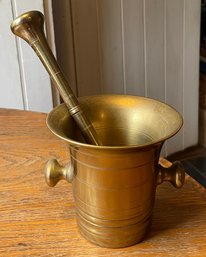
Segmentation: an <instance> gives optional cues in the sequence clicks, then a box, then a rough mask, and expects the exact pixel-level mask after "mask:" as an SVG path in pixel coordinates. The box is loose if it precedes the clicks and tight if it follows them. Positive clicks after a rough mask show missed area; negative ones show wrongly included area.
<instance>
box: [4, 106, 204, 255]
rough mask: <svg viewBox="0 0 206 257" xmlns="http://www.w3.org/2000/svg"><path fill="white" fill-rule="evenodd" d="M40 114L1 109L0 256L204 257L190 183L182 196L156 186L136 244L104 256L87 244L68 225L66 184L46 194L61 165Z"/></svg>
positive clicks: (200, 214)
mask: <svg viewBox="0 0 206 257" xmlns="http://www.w3.org/2000/svg"><path fill="white" fill-rule="evenodd" d="M45 117H46V115H45V114H42V113H32V112H26V111H16V110H5V109H0V175H1V178H0V179H1V182H0V256H1V257H4V256H6V257H13V256H18V257H25V256H41V257H47V256H55V257H63V256H67V257H68V256H69V257H70V256H72V257H75V256H78V257H87V256H88V257H95V256H100V257H101V256H109V257H110V256H112V257H114V256H116V257H117V256H118V257H120V256H121V257H126V256H132V257H134V256H141V257H146V256H155V257H157V256H160V257H162V256H164V257H165V256H175V257H179V256H181V257H182V256H192V257H194V256H201V257H202V256H206V192H205V190H204V189H203V188H201V187H200V186H199V185H198V184H196V183H195V182H194V181H193V180H192V179H191V178H190V177H187V180H186V183H185V186H184V187H183V188H182V189H179V190H177V189H175V188H173V187H172V186H171V185H170V184H167V183H165V184H163V185H160V186H158V188H157V195H156V203H155V209H154V217H153V226H152V230H151V232H150V234H149V235H148V237H147V238H146V239H145V240H144V241H143V242H142V243H140V244H137V245H135V246H132V247H128V248H122V249H106V248H101V247H98V246H95V245H93V244H91V243H89V242H87V241H86V240H85V239H84V238H83V237H82V236H81V235H80V234H79V233H78V229H77V226H76V221H75V210H74V202H73V198H72V192H71V184H68V183H66V182H65V181H61V182H60V183H59V184H58V185H57V186H56V187H55V188H49V187H48V186H47V185H46V183H45V181H44V174H43V169H44V166H45V163H46V162H47V161H48V160H49V159H51V158H57V159H58V160H59V161H60V162H61V163H62V164H65V163H66V162H67V159H68V152H67V148H66V146H65V144H64V142H63V141H61V140H59V139H58V138H56V137H55V136H54V135H52V134H51V133H50V132H49V130H48V129H47V128H46V124H45Z"/></svg>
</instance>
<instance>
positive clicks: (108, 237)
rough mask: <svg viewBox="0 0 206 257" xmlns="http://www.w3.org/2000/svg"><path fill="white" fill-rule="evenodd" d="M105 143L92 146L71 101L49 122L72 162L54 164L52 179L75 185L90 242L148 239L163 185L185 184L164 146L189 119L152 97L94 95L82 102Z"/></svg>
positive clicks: (51, 163)
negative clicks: (158, 190)
mask: <svg viewBox="0 0 206 257" xmlns="http://www.w3.org/2000/svg"><path fill="white" fill-rule="evenodd" d="M79 101H80V103H81V106H82V108H83V110H84V112H85V113H86V114H87V115H88V117H89V119H90V121H91V122H92V124H93V126H94V128H95V130H96V132H97V134H98V137H99V138H100V140H101V141H102V143H103V145H102V146H96V145H89V144H86V143H85V141H84V139H83V137H82V135H81V132H80V130H79V128H78V127H77V125H76V124H75V122H74V121H73V119H72V117H71V115H70V114H69V112H68V110H67V108H66V106H65V105H64V104H62V105H60V106H58V107H56V108H55V109H54V110H53V111H51V112H50V114H49V115H48V118H47V125H48V127H49V129H50V130H51V131H52V132H53V133H54V134H55V135H56V136H58V137H59V138H61V139H62V140H64V141H65V142H66V143H67V144H68V149H69V152H70V161H69V164H68V165H67V166H65V167H62V166H61V165H60V164H59V163H58V162H57V160H50V161H49V162H48V164H47V166H46V169H45V177H46V181H47V183H48V184H49V185H50V186H55V185H56V183H57V182H58V181H59V180H60V179H66V180H67V181H69V182H71V183H72V188H73V196H74V200H75V208H76V216H77V224H78V227H79V231H80V232H81V234H82V235H83V236H84V237H85V238H87V239H88V240H89V241H91V242H93V243H95V244H98V245H100V246H104V247H110V248H118V247H126V246H130V245H133V244H136V243H138V242H140V241H141V240H143V238H144V237H145V235H146V234H147V233H148V231H149V229H150V225H151V217H152V211H153V205H154V199H155V190H156V186H157V185H158V184H160V183H162V182H163V181H169V182H171V183H172V184H173V185H174V186H175V187H177V188H179V187H181V186H182V185H183V183H184V171H183V169H182V166H181V165H180V163H178V162H175V163H173V164H172V163H170V162H168V161H167V160H165V159H164V158H160V157H159V155H160V150H161V148H162V145H163V143H164V141H165V140H166V139H168V138H170V137H172V136H173V135H174V134H176V133H177V132H178V131H179V129H180V128H181V126H182V118H181V116H180V114H178V113H177V112H176V111H175V110H174V109H173V108H172V107H170V106H168V105H166V104H164V103H161V102H158V101H155V100H152V99H149V98H144V97H138V96H126V95H101V96H89V97H83V98H80V99H79Z"/></svg>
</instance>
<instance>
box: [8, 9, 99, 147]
mask: <svg viewBox="0 0 206 257" xmlns="http://www.w3.org/2000/svg"><path fill="white" fill-rule="evenodd" d="M43 27H44V16H43V14H42V13H41V12H39V11H30V12H26V13H24V14H22V15H20V16H19V17H17V18H16V19H15V20H14V21H13V22H12V24H11V30H12V32H13V33H14V34H15V35H17V36H19V37H21V38H23V39H24V40H25V41H26V42H27V43H28V44H29V45H30V46H31V47H32V48H33V50H34V51H35V52H36V54H37V56H38V57H39V59H40V60H41V62H42V63H43V65H44V67H45V68H46V70H47V72H48V73H49V75H50V77H51V79H52V80H53V81H54V83H55V85H56V87H57V90H58V91H59V93H60V95H61V97H62V99H63V101H64V102H65V104H66V106H67V108H68V110H69V113H70V114H71V116H72V117H73V119H74V120H75V122H76V123H77V125H78V127H79V129H80V130H81V132H82V135H83V137H84V139H85V140H86V142H87V143H89V144H94V145H102V144H101V141H100V140H99V138H98V135H97V133H96V130H95V129H94V127H93V125H92V124H91V122H90V121H89V120H88V118H87V117H86V115H85V113H84V112H83V110H82V109H81V107H80V104H79V102H78V100H77V98H76V97H75V95H74V93H73V91H72V89H71V87H70V86H69V83H68V81H67V80H66V78H65V76H64V74H63V73H62V71H61V69H60V67H59V65H58V63H57V61H56V59H55V57H54V55H53V53H52V51H51V49H50V47H49V45H48V43H47V40H46V37H45V34H44V28H43Z"/></svg>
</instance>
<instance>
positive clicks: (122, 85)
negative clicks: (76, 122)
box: [0, 0, 200, 154]
mask: <svg viewBox="0 0 206 257" xmlns="http://www.w3.org/2000/svg"><path fill="white" fill-rule="evenodd" d="M48 3H50V4H48ZM51 3H52V6H51ZM48 5H50V6H49V8H48ZM52 8H53V15H54V27H55V30H54V31H55V36H56V49H57V57H58V60H59V63H60V65H61V66H62V68H63V70H64V72H65V74H66V76H67V78H68V79H69V81H70V84H71V85H72V87H73V89H74V91H75V92H76V94H77V96H82V95H90V94H102V93H121V94H133V95H144V96H148V97H152V98H155V99H158V100H161V101H163V102H166V103H168V104H171V105H172V106H174V107H175V108H176V109H177V110H178V111H179V112H180V113H181V114H182V115H183V118H184V128H183V129H182V130H181V132H179V133H178V135H177V136H175V137H174V138H173V139H171V140H169V142H168V143H167V144H166V146H165V149H164V151H165V154H169V153H172V152H175V151H178V150H182V149H184V148H186V147H188V146H191V145H194V144H196V143H197V142H198V85H199V83H198V78H199V31H200V0H195V1H194V0H84V1H82V0H61V1H57V0H53V1H43V0H35V1H27V0H18V1H17V0H11V1H8V0H2V1H0V15H1V17H2V20H4V25H3V26H1V27H0V41H1V42H0V52H1V58H0V67H1V73H2V77H1V80H2V83H1V87H0V88H1V94H0V107H6V108H18V109H25V110H34V111H41V112H48V111H49V110H51V108H52V106H53V101H52V90H51V85H50V80H49V77H48V75H47V73H46V72H45V71H44V68H43V66H42V64H41V63H40V62H39V60H38V59H37V57H36V56H35V54H34V53H33V51H32V50H31V49H30V47H29V46H28V45H27V44H26V43H25V42H23V41H22V40H19V39H15V37H14V36H13V35H12V34H11V32H10V29H9V26H10V23H11V20H12V19H13V18H14V17H16V16H17V15H19V14H20V13H22V12H25V11H28V10H32V9H37V10H40V11H43V12H46V16H47V20H48V22H47V27H50V24H51V23H52ZM51 31H52V30H51ZM51 31H50V32H51ZM48 34H49V36H51V35H50V33H48ZM51 34H52V33H51ZM53 50H54V49H53ZM57 102H58V99H57Z"/></svg>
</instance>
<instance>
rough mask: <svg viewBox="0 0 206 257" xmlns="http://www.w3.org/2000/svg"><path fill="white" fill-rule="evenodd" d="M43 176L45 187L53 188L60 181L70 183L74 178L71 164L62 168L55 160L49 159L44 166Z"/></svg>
mask: <svg viewBox="0 0 206 257" xmlns="http://www.w3.org/2000/svg"><path fill="white" fill-rule="evenodd" d="M44 176H45V180H46V183H47V185H49V186H50V187H54V186H55V185H56V184H57V183H58V182H59V181H60V180H62V179H64V180H66V181H68V182H72V180H73V177H74V169H73V166H72V164H71V162H69V163H68V164H67V165H66V166H62V165H60V164H59V162H58V161H57V160H56V159H51V160H49V161H48V162H47V164H46V167H45V169H44Z"/></svg>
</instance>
